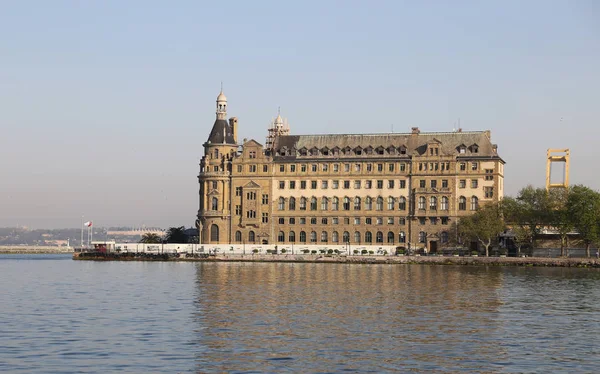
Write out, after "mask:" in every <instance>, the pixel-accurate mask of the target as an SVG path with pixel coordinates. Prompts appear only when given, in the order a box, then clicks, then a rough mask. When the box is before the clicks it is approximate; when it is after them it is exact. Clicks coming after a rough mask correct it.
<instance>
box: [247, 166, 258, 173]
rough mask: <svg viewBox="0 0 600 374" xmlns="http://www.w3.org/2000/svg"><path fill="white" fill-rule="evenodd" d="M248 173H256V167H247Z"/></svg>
mask: <svg viewBox="0 0 600 374" xmlns="http://www.w3.org/2000/svg"><path fill="white" fill-rule="evenodd" d="M248 171H249V172H250V173H256V165H248Z"/></svg>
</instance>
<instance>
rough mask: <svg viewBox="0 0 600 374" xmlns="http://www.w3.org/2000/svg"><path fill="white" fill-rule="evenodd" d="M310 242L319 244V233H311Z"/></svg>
mask: <svg viewBox="0 0 600 374" xmlns="http://www.w3.org/2000/svg"><path fill="white" fill-rule="evenodd" d="M310 242H311V243H316V242H317V233H316V232H315V231H311V232H310Z"/></svg>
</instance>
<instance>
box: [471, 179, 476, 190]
mask: <svg viewBox="0 0 600 374" xmlns="http://www.w3.org/2000/svg"><path fill="white" fill-rule="evenodd" d="M471 188H477V179H471Z"/></svg>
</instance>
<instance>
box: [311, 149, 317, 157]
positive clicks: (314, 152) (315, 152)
mask: <svg viewBox="0 0 600 374" xmlns="http://www.w3.org/2000/svg"><path fill="white" fill-rule="evenodd" d="M310 155H311V156H318V155H319V150H318V149H317V148H313V149H311V150H310Z"/></svg>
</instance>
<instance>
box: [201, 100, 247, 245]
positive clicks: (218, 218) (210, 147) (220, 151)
mask: <svg viewBox="0 0 600 374" xmlns="http://www.w3.org/2000/svg"><path fill="white" fill-rule="evenodd" d="M216 116H217V118H216V120H215V123H214V125H213V127H212V130H211V131H210V135H209V136H208V139H207V140H206V142H205V143H204V144H203V146H204V156H203V157H202V160H201V161H200V174H199V175H198V182H199V184H200V203H199V209H198V220H197V226H198V230H199V236H200V242H201V243H207V244H211V243H212V244H217V243H227V242H228V240H229V227H230V221H231V211H230V208H231V204H230V198H231V160H232V159H233V158H234V157H235V155H236V152H237V147H238V146H237V118H235V117H234V118H231V119H229V122H228V121H227V97H226V96H225V94H224V93H223V90H221V92H220V93H219V96H217V111H216Z"/></svg>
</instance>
